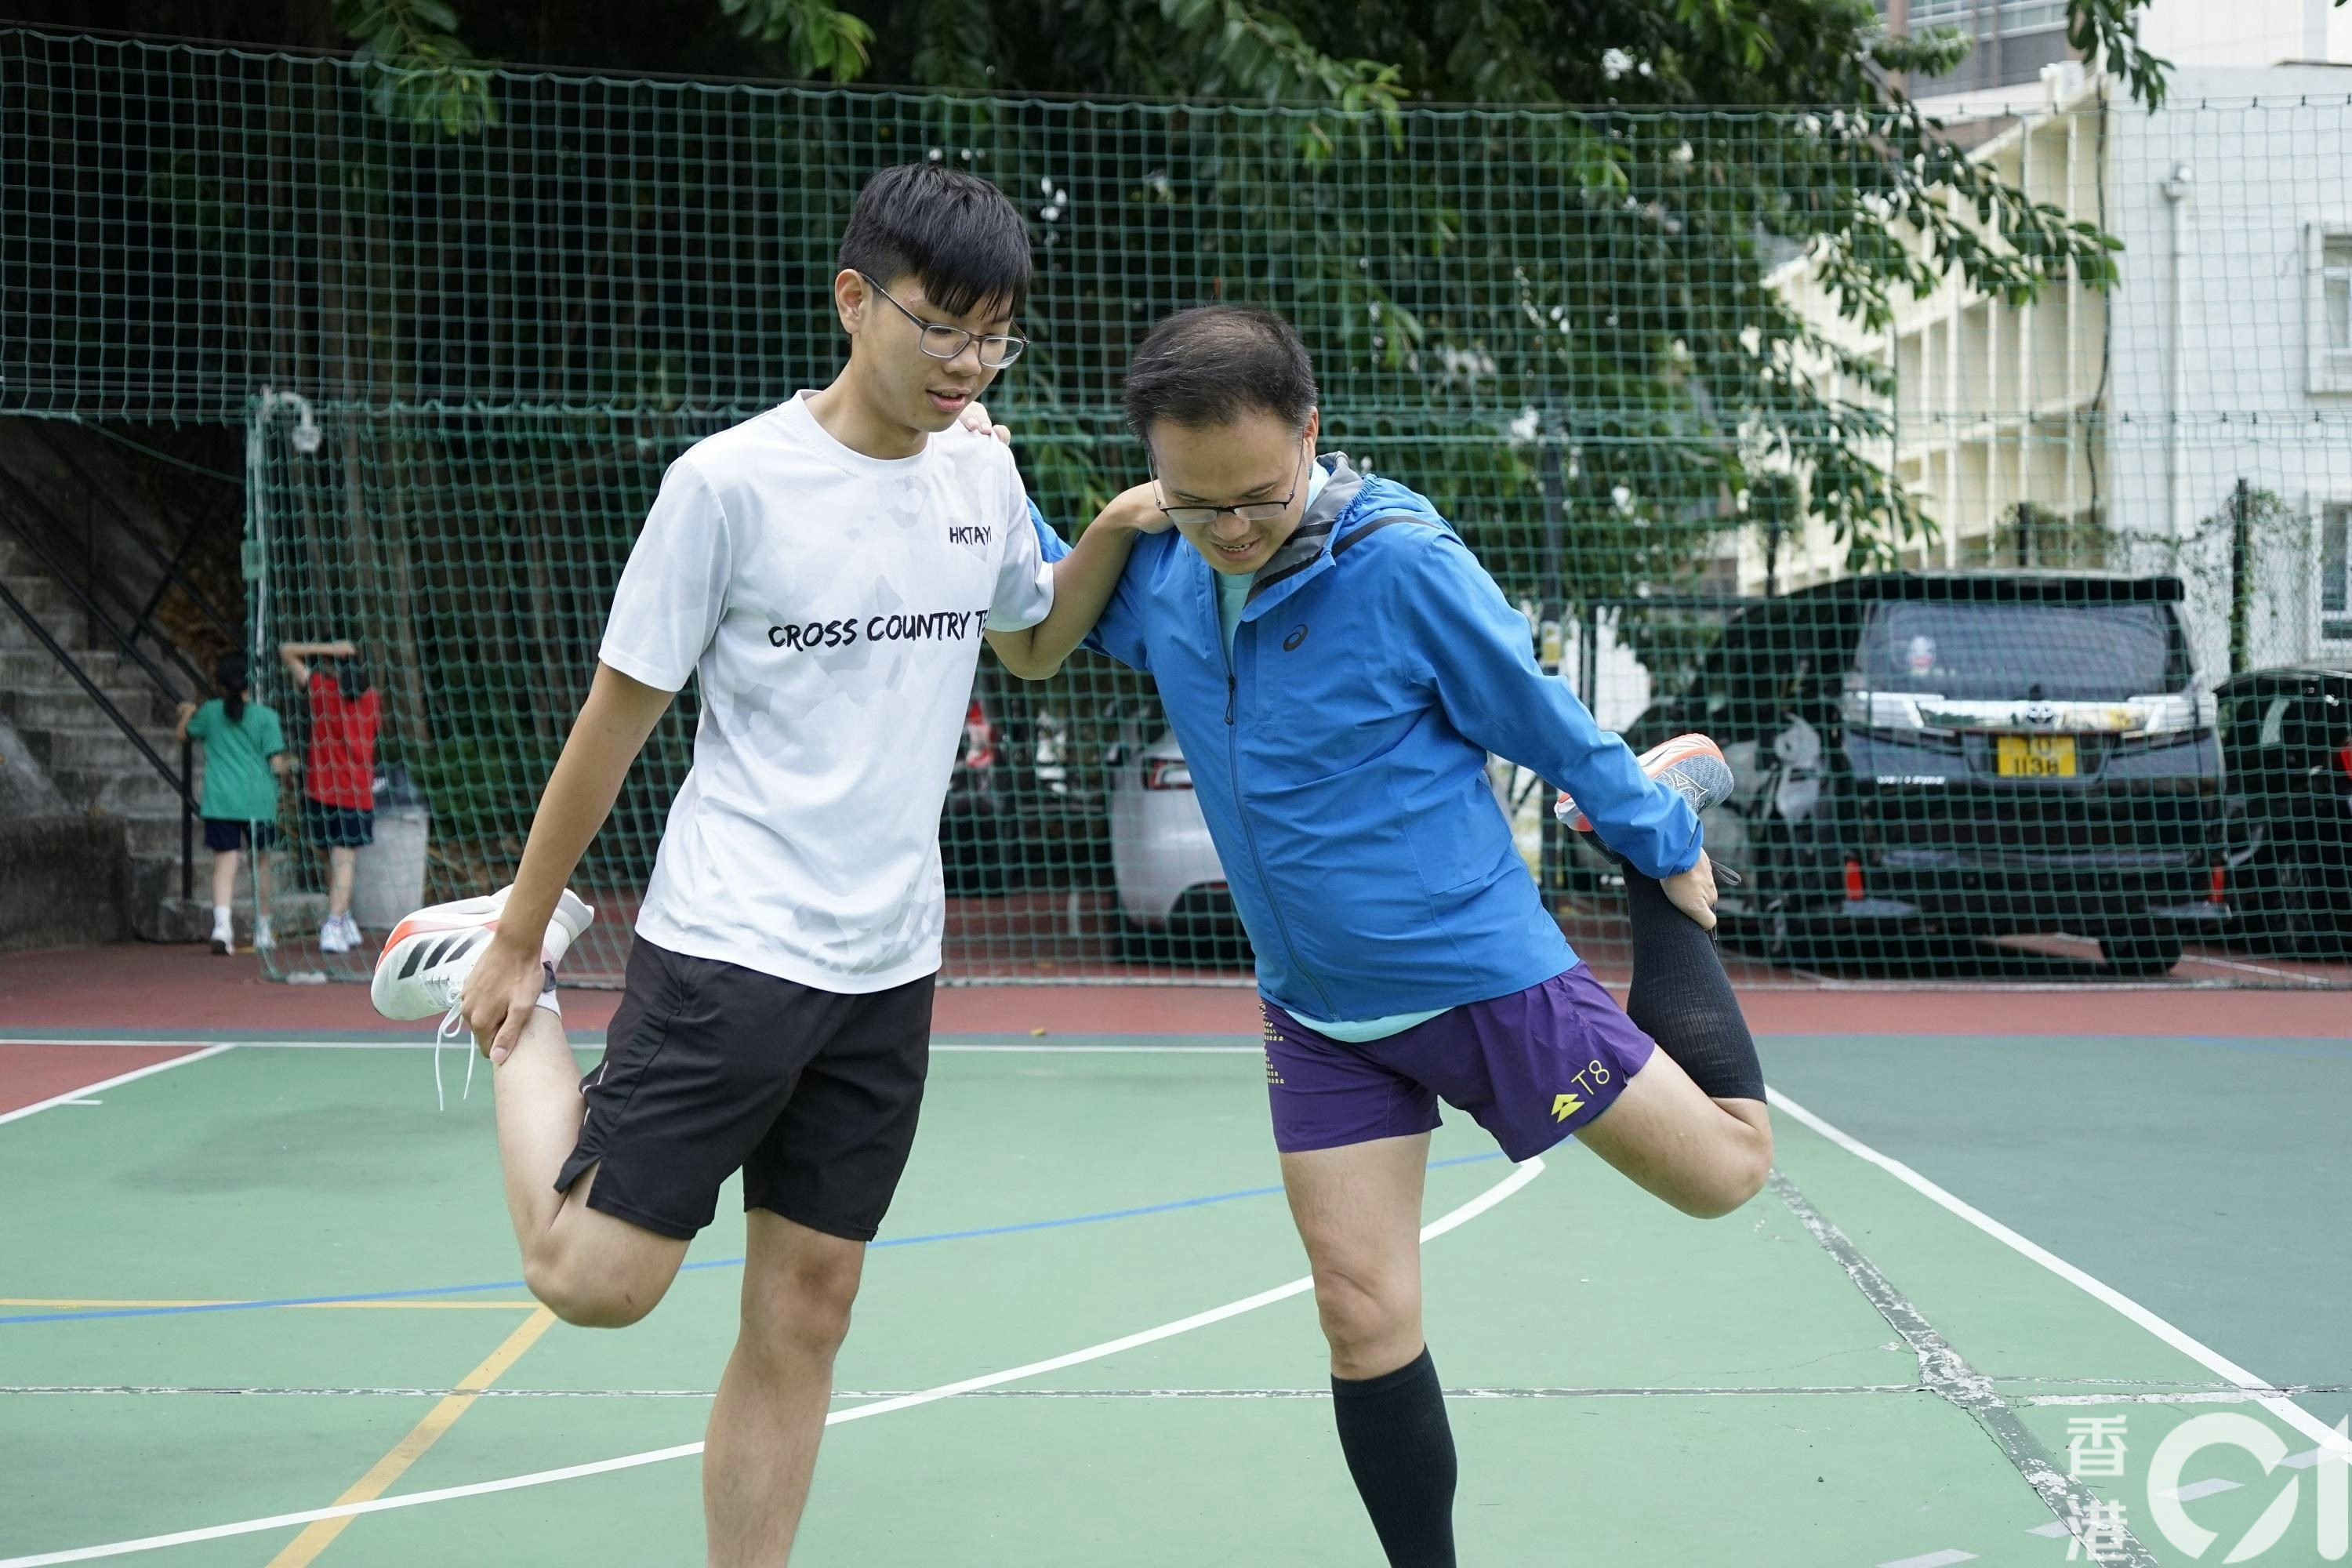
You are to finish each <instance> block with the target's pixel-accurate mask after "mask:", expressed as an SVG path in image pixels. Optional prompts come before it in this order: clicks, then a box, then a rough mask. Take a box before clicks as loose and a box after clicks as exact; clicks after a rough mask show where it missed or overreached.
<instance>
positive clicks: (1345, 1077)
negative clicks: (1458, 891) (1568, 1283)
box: [1258, 963, 1657, 1160]
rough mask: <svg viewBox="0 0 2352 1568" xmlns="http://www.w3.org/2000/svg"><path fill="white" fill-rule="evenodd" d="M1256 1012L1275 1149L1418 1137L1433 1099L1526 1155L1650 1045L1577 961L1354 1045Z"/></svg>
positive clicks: (1569, 1123) (1595, 1099)
mask: <svg viewBox="0 0 2352 1568" xmlns="http://www.w3.org/2000/svg"><path fill="white" fill-rule="evenodd" d="M1258 1005H1259V1006H1260V1008H1261V1009H1263V1011H1264V1013H1265V1084H1266V1097H1267V1099H1268V1100H1269V1101H1270V1102H1271V1103H1272V1108H1273V1111H1274V1142H1275V1147H1276V1148H1278V1149H1280V1150H1281V1151H1282V1152H1284V1153H1286V1154H1292V1153H1297V1152H1300V1151H1301V1150H1306V1149H1336V1148H1339V1147H1340V1146H1342V1145H1344V1144H1349V1143H1364V1142H1370V1141H1371V1140H1372V1139H1375V1138H1403V1137H1410V1136H1411V1135H1412V1134H1413V1133H1416V1132H1426V1131H1430V1130H1431V1129H1432V1128H1434V1127H1436V1126H1437V1125H1438V1124H1439V1122H1440V1121H1441V1120H1442V1118H1441V1117H1440V1116H1439V1115H1438V1111H1437V1102H1438V1100H1440V1099H1443V1100H1444V1101H1445V1102H1446V1103H1447V1104H1449V1105H1451V1106H1453V1107H1454V1109H1455V1110H1463V1111H1467V1112H1468V1113H1469V1114H1470V1115H1471V1117H1472V1118H1474V1119H1475V1121H1477V1123H1478V1125H1479V1126H1481V1127H1484V1128H1485V1129H1486V1131H1489V1132H1491V1133H1493V1134H1494V1135H1495V1141H1496V1142H1497V1143H1500V1144H1501V1145H1502V1146H1503V1152H1504V1153H1505V1154H1507V1155H1508V1156H1510V1157H1511V1158H1512V1159H1513V1160H1525V1159H1528V1157H1530V1156H1531V1155H1536V1154H1540V1153H1542V1152H1544V1151H1545V1150H1547V1149H1549V1148H1550V1147H1551V1146H1552V1145H1553V1144H1555V1143H1558V1142H1560V1140H1562V1139H1564V1138H1566V1137H1568V1136H1570V1134H1571V1133H1573V1132H1575V1131H1576V1130H1577V1129H1578V1128H1580V1127H1582V1126H1583V1125H1584V1124H1585V1123H1586V1122H1588V1121H1591V1120H1592V1119H1593V1118H1594V1117H1596V1116H1598V1115H1600V1114H1601V1112H1602V1111H1604V1110H1608V1109H1609V1107H1610V1106H1612V1105H1613V1104H1615V1103H1616V1100H1617V1097H1618V1096H1619V1095H1620V1094H1622V1093H1623V1092H1624V1089H1625V1084H1626V1080H1627V1079H1631V1078H1632V1077H1633V1075H1634V1074H1635V1073H1637V1072H1640V1071H1641V1070H1642V1068H1643V1067H1644V1066H1646V1065H1647V1064H1648V1062H1649V1060H1650V1053H1651V1052H1652V1051H1654V1050H1655V1049H1657V1046H1656V1044H1655V1042H1654V1041H1653V1040H1652V1039H1651V1038H1650V1037H1649V1036H1647V1035H1645V1034H1643V1032H1642V1031H1641V1030H1640V1029H1639V1028H1637V1027H1635V1026H1634V1024H1633V1019H1631V1018H1628V1017H1627V1016H1625V1009H1624V1008H1622V1007H1620V1006H1619V1005H1617V1000H1616V998H1615V997H1613V996H1612V995H1610V994H1609V993H1608V991H1607V990H1605V989H1604V988H1603V987H1602V986H1601V982H1600V981H1598V980H1595V979H1594V978H1593V977H1592V972H1591V970H1590V969H1587V968H1586V967H1585V966H1584V965H1583V964H1581V963H1579V964H1577V965H1576V966H1575V967H1574V968H1571V969H1570V970H1569V971H1567V972H1566V973H1561V974H1555V975H1553V976H1552V977H1551V978H1550V979H1549V980H1547V981H1545V982H1544V983H1543V984H1540V985H1533V986H1529V987H1528V989H1527V990H1525V991H1521V992H1518V993H1517V994H1514V995H1509V996H1496V997H1494V998H1492V999H1490V1000H1488V1001H1485V1002H1471V1003H1466V1004H1465V1005H1462V1006H1459V1007H1454V1008H1452V1009H1450V1010H1448V1011H1446V1012H1444V1013H1441V1014H1439V1015H1438V1016H1436V1017H1434V1018H1432V1019H1430V1020H1429V1021H1428V1022H1427V1023H1425V1024H1416V1025H1414V1026H1412V1028H1410V1029H1406V1030H1404V1031H1402V1033H1400V1034H1394V1035H1391V1036H1390V1037H1388V1038H1386V1039H1384V1040H1367V1041H1365V1042H1364V1043H1362V1044H1361V1045H1350V1044H1349V1043H1347V1042H1346V1041H1344V1040H1335V1039H1332V1038H1331V1037H1329V1036H1328V1035H1319V1034H1318V1033H1316V1032H1315V1031H1314V1030H1313V1029H1310V1028H1308V1027H1307V1026H1306V1025H1304V1024H1301V1023H1300V1022H1299V1021H1298V1020H1297V1019H1296V1018H1294V1017H1292V1016H1290V1015H1289V1014H1287V1013H1286V1012H1284V1011H1283V1010H1282V1009H1281V1008H1280V1007H1277V1006H1276V1005H1274V1004H1273V1003H1271V1002H1268V1001H1265V999H1264V998H1260V999H1259V1004H1258Z"/></svg>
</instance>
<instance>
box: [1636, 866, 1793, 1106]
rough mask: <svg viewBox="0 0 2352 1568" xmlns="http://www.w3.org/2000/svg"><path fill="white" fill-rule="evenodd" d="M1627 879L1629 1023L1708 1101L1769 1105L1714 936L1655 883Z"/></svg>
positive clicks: (1753, 1045) (1751, 1039)
mask: <svg viewBox="0 0 2352 1568" xmlns="http://www.w3.org/2000/svg"><path fill="white" fill-rule="evenodd" d="M1621 864H1622V862H1621ZM1624 871H1625V896H1626V900H1627V902H1628V903H1630V904H1631V905H1632V906H1633V990H1632V991H1631V992H1630V993H1628V994H1627V995H1626V997H1625V1015H1626V1016H1628V1017H1630V1018H1632V1019H1633V1022H1634V1023H1636V1024H1638V1025H1640V1026H1641V1027H1642V1032H1643V1033H1644V1034H1646V1035H1648V1036H1649V1037H1650V1038H1652V1039H1654V1040H1655V1041H1657V1042H1658V1047H1659V1048H1660V1049H1662V1050H1664V1052H1665V1053H1666V1055H1668V1056H1670V1057H1672V1058H1675V1066H1677V1067H1679V1068H1682V1069H1683V1071H1685V1072H1686V1073H1688V1074H1690V1077H1691V1081H1692V1082H1693V1083H1695V1084H1696V1085H1698V1087H1699V1089H1700V1090H1701V1091H1702V1092H1703V1093H1705V1094H1706V1096H1707V1098H1709V1099H1710V1100H1761V1099H1763V1098H1764V1068H1763V1067H1762V1066H1761V1065H1760V1064H1759V1062H1758V1061H1757V1059H1756V1039H1755V1037H1754V1036H1752V1035H1750V1034H1749V1033H1748V1020H1747V1019H1746V1018H1744V1017H1742V1016H1740V1012H1739V998H1738V997H1737V996H1735V995H1733V994H1732V991H1731V977H1730V976H1729V975H1727V974H1726V973H1724V972H1723V957H1722V955H1721V954H1720V953H1719V952H1717V950H1716V945H1715V937H1714V935H1713V933H1711V932H1708V931H1701V930H1700V929H1699V926H1698V922H1697V921H1695V920H1693V919H1691V918H1690V916H1688V915H1686V914H1685V913H1683V912H1682V910H1678V909H1676V908H1675V905H1674V900H1671V899H1669V898H1667V897H1666V890H1665V889H1664V888H1663V887H1661V886H1660V885H1659V884H1658V883H1657V882H1656V881H1654V879H1650V878H1648V877H1644V876H1643V875H1642V873H1640V872H1639V871H1636V870H1634V869H1633V868H1632V867H1631V866H1626V867H1625V868H1624Z"/></svg>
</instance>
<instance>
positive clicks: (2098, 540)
mask: <svg viewBox="0 0 2352 1568" xmlns="http://www.w3.org/2000/svg"><path fill="white" fill-rule="evenodd" d="M1916 3H1917V0H1915V5H1916ZM2170 9H2173V8H2172V7H2168V6H2163V5H2160V6H2159V7H2158V17H2160V16H2162V15H2163V14H2164V13H2165V12H2167V11H2168V10H2170ZM2195 9H2196V10H2197V11H2198V12H2200V14H2202V15H2203V16H2205V17H2206V18H2207V19H2208V20H2210V19H2211V18H2212V16H2213V15H2214V14H2215V13H2218V12H2219V11H2221V10H2222V9H2223V8H2221V7H2203V6H2200V7H2196V8H2195ZM2235 9H2236V10H2237V12H2238V13H2239V14H2240V15H2241V16H2242V19H2243V20H2244V21H2245V22H2246V25H2247V27H2248V28H2249V30H2252V29H2254V28H2255V27H2256V26H2257V25H2258V24H2261V23H2262V22H2263V16H2260V15H2259V14H2258V13H2260V12H2261V11H2262V6H2261V5H2259V4H2254V5H2242V6H2239V7H2235ZM2271 9H2273V10H2282V11H2283V5H2273V6H2272V7H2271ZM2283 14H2284V13H2283ZM2288 19H2289V20H2298V19H2299V20H2300V21H2308V20H2309V18H2304V17H2301V13H2300V11H2297V12H2296V15H2295V16H2294V17H2290V18H2288ZM2346 19H2347V18H2346V15H2345V14H2342V13H2339V14H2337V15H2336V16H2335V17H2331V18H2321V19H2320V20H2322V21H2325V22H2326V23H2327V25H2328V26H2335V27H2339V28H2340V26H2342V25H2343V24H2344V22H2345V21H2346ZM2154 20H2155V19H2154V18H2152V24H2153V21H2154ZM2162 39H2163V32H2162V29H2161V28H2158V27H2154V26H2153V25H2152V26H2151V30H2150V32H2149V34H2148V37H2147V41H2148V43H2149V46H2150V47H2152V48H2156V49H2158V52H2159V53H2161V52H2163V47H2162ZM2347 41H2352V40H2347ZM2040 86H2041V89H2042V98H2041V101H2040V102H2039V103H2035V104H2032V105H2030V106H2029V107H2025V108H2023V109H2022V110H2011V112H2010V113H2008V114H2006V115H2004V116H2001V117H2000V119H1999V120H1997V121H1992V122H1990V123H1987V124H1983V125H1980V126H1974V127H1971V128H1970V129H1971V130H1972V131H1974V132H1976V133H1977V134H1978V135H1979V136H1980V137H1981V144H1980V145H1979V147H1978V150H1977V153H1976V154H1975V155H1976V156H1978V157H1979V158H1982V159H1986V160H1989V161H1991V162H1993V163H1997V164H1998V165H1999V166H2000V168H2001V170H2002V172H2003V173H2004V174H2006V175H2007V176H2008V177H2009V178H2010V179H2011V180H2012V181H2013V182H2015V183H2016V184H2019V185H2020V186H2021V187H2022V188H2023V189H2024V190H2025V191H2026V192H2027V193H2028V194H2029V195H2032V197H2033V198H2034V199H2036V200H2038V201H2043V202H2049V203H2052V204H2054V205H2057V206H2059V207H2061V208H2063V210H2064V211H2065V212H2066V213H2067V214H2068V215H2069V216H2071V217H2074V218H2076V219H2080V220H2083V221H2087V222H2091V223H2095V224H2097V225H2099V226H2101V227H2103V228H2105V230H2106V231H2107V232H2109V233H2111V234H2113V235H2114V236H2115V237H2116V238H2117V239H2118V240H2120V241H2121V242H2122V247H2123V248H2122V250H2121V251H2120V252H2119V253H2118V254H2117V256H2116V267H2117V271H2118V274H2119V278H2118V280H2117V282H2116V286H2114V287H2113V288H2111V289H2107V290H2105V291H2104V292H2103V291H2101V290H2099V289H2094V288H2091V287H2088V286H2086V285H2085V284H2084V283H2083V282H2082V281H2080V280H2079V279H2067V280H2064V281H2062V282H2059V283H2057V284H2054V285H2053V286H2052V287H2050V288H2049V289H2045V290H2044V291H2043V292H2042V295H2041V297H2040V298H2038V299H2036V300H2032V301H2027V302H2011V301H2007V300H2000V299H1995V298H1988V297H1985V296H1983V295H1981V294H1979V293H1978V292H1976V291H1974V290H1972V289H1969V288H1967V287H1966V286H1965V285H1964V284H1962V283H1961V282H1960V281H1959V280H1958V279H1948V281H1947V282H1946V283H1945V285H1944V287H1942V288H1941V289H1937V291H1936V292H1934V293H1933V294H1931V295H1928V296H1926V297H1923V298H1918V299H1904V300H1898V301H1897V303H1896V310H1895V321H1894V324H1893V326H1892V329H1891V330H1890V331H1886V332H1885V333H1882V334H1877V335H1875V336H1871V335H1865V334H1863V333H1861V332H1859V331H1857V330H1856V329H1855V328H1854V327H1853V324H1852V323H1850V322H1847V321H1843V320H1840V319H1839V318H1838V317H1837V316H1836V314H1835V311H1834V310H1833V308H1832V306H1831V304H1830V302H1829V300H1827V298H1826V297H1825V296H1824V295H1823V294H1822V291H1821V290H1820V289H1818V288H1816V287H1815V285H1814V282H1813V279H1812V275H1811V267H1810V264H1809V263H1808V262H1806V261H1803V260H1800V261H1798V262H1795V263H1792V264H1791V265H1790V266H1789V267H1788V268H1783V269H1782V271H1781V273H1780V275H1779V277H1778V278H1777V279H1776V281H1777V282H1778V284H1779V286H1780V289H1781V290H1782V292H1783V295H1784V297H1786V298H1787V299H1789V300H1790V301H1791V303H1793V304H1794V305H1796V306H1797V308H1798V309H1799V310H1801V312H1803V313H1804V314H1806V315H1807V316H1808V317H1809V318H1811V320H1813V321H1815V322H1816V323H1818V324H1819V325H1820V327H1821V329H1822V331H1823V332H1824V334H1825V335H1828V336H1830V337H1832V338H1834V339H1836V340H1837V341H1839V342H1843V343H1846V344H1847V345H1849V346H1851V347H1853V348H1855V349H1857V350H1859V351H1860V352H1862V353H1864V355H1866V356H1868V357H1871V358H1874V359H1876V360H1878V361H1879V362H1880V363H1884V364H1885V365H1886V366H1887V367H1888V369H1889V370H1890V371H1892V373H1893V374H1894V376H1895V384H1896V387H1897V392H1896V395H1895V404H1894V406H1893V408H1892V409H1891V410H1889V411H1888V412H1889V414H1890V415H1891V419H1892V423H1893V425H1894V427H1895V438H1894V441H1893V442H1892V443H1891V446H1889V447H1887V448H1886V449H1884V450H1882V451H1880V452H1878V453H1876V454H1874V455H1875V456H1877V457H1878V458H1881V460H1883V461H1885V462H1886V463H1887V465H1888V466H1889V468H1891V470H1892V471H1893V473H1894V474H1895V477H1896V479H1898V481H1899V482H1900V483H1901V484H1903V485H1904V486H1905V487H1906V489H1908V490H1909V491H1910V492H1911V494H1912V495H1913V496H1914V497H1915V498H1916V500H1918V501H1919V503H1920V505H1921V507H1922V510H1925V511H1926V513H1927V515H1928V516H1930V517H1931V518H1932V519H1934V521H1935V522H1936V525H1937V537H1936V538H1935V540H1934V541H1933V542H1927V543H1924V544H1916V545H1914V546H1913V547H1912V548H1911V549H1910V550H1909V551H1908V552H1906V559H1907V560H1908V561H1909V562H1910V563H1915V564H1918V565H1922V566H1946V567H1963V566H1972V565H1994V564H2000V565H2026V566H2036V567H2041V566H2050V567H2060V566H2074V565H2079V566H2106V567H2116V568H2126V569H2132V570H2138V571H2147V572H2165V573H2176V574H2179V575H2180V576H2181V577H2182V578H2183V579H2184V581H2185V582H2186V583H2187V584H2189V592H2190V608H2191V616H2192V621H2193V624H2194V626H2195V628H2196V636H2197V655H2198V667H2199V673H2200V678H2201V679H2203V680H2204V681H2205V682H2206V683H2208V684H2209V685H2210V683H2212V682H2213V681H2216V680H2218V679H2221V678H2223V677H2225V676H2227V675H2228V674H2229V673H2230V672H2231V666H2232V662H2233V658H2234V661H2235V662H2236V663H2238V664H2240V665H2242V666H2245V667H2249V668H2251V667H2253V666H2259V665H2263V664H2273V663H2281V662H2289V661H2294V660H2300V659H2306V658H2320V659H2326V660H2330V661H2336V662H2344V663H2352V551H2347V527H2352V68H2342V67H2330V66H2327V65H2324V64H2321V65H2299V64H2289V65H2273V66H2268V67H2228V66H2221V67H2214V66H2181V67H2179V68H2177V69H2176V70H2175V71H2174V72H2173V75H2172V78H2171V90H2170V94H2169V96H2168V100H2167V101H2166V103H2165V105H2164V107H2163V108H2161V109H2160V110H2155V111H2153V112H2151V111H2149V110H2146V109H2144V108H2142V107H2141V106H2139V105H2138V104H2137V103H2134V102H2132V101H2130V100H2129V99H2128V97H2127V96H2126V94H2125V93H2124V92H2123V91H2122V90H2121V89H2120V86H2119V85H2118V84H2116V83H2114V82H2111V81H2108V80H2105V79H2101V78H2097V77H2094V78H2091V79H2087V80H2086V79H2084V78H2083V76H2082V74H2081V70H2080V68H2079V66H2075V65H2073V64H2071V63H2064V62H2062V63H2060V64H2058V65H2055V66H2053V67H2050V68H2047V69H2046V72H2045V76H2044V79H2043V81H2042V83H2041V84H2040ZM2016 99H2017V95H2016V94H2015V93H2013V92H2012V93H2011V101H2012V102H2014V101H2016ZM1832 394H1833V395H1840V396H1847V397H1852V398H1854V399H1856V400H1858V401H1859V400H1865V399H1866V398H1867V395H1866V394H1865V393H1864V392H1863V391H1862V389H1859V388H1853V387H1843V386H1840V387H1833V388H1832ZM2241 487H2242V488H2241ZM1842 563H1843V549H1842V548H1841V547H1839V546H1837V545H1836V544H1835V542H1833V541H1832V540H1831V539H1829V538H1828V537H1827V536H1826V534H1825V532H1824V531H1822V530H1820V529H1818V528H1809V529H1808V530H1807V531H1806V532H1805V533H1804V535H1803V536H1802V537H1801V538H1798V539H1793V540H1785V541H1780V542H1777V547H1775V545H1773V544H1771V543H1768V542H1766V541H1763V540H1760V539H1752V538H1751V539H1746V540H1743V541H1742V542H1741V545H1740V549H1739V558H1738V567H1737V571H1738V580H1739V584H1740V587H1741V591H1742V592H1744V593H1757V592H1763V591H1766V588H1767V580H1768V576H1769V579H1770V580H1771V584H1772V585H1773V586H1775V587H1778V588H1780V589H1786V588H1788V587H1791V586H1799V585H1802V584H1806V583H1810V582H1817V581H1820V580H1822V579H1823V578H1826V577H1828V576H1832V575H1834V574H1836V573H1837V572H1838V571H1840V570H1841V569H1842ZM2233 608H2234V610H2235V612H2236V613H2235V616H2234V624H2235V636H2234V639H2233V636H2232V627H2233V614H2232V612H2233ZM2233 642H2234V646H2233Z"/></svg>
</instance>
